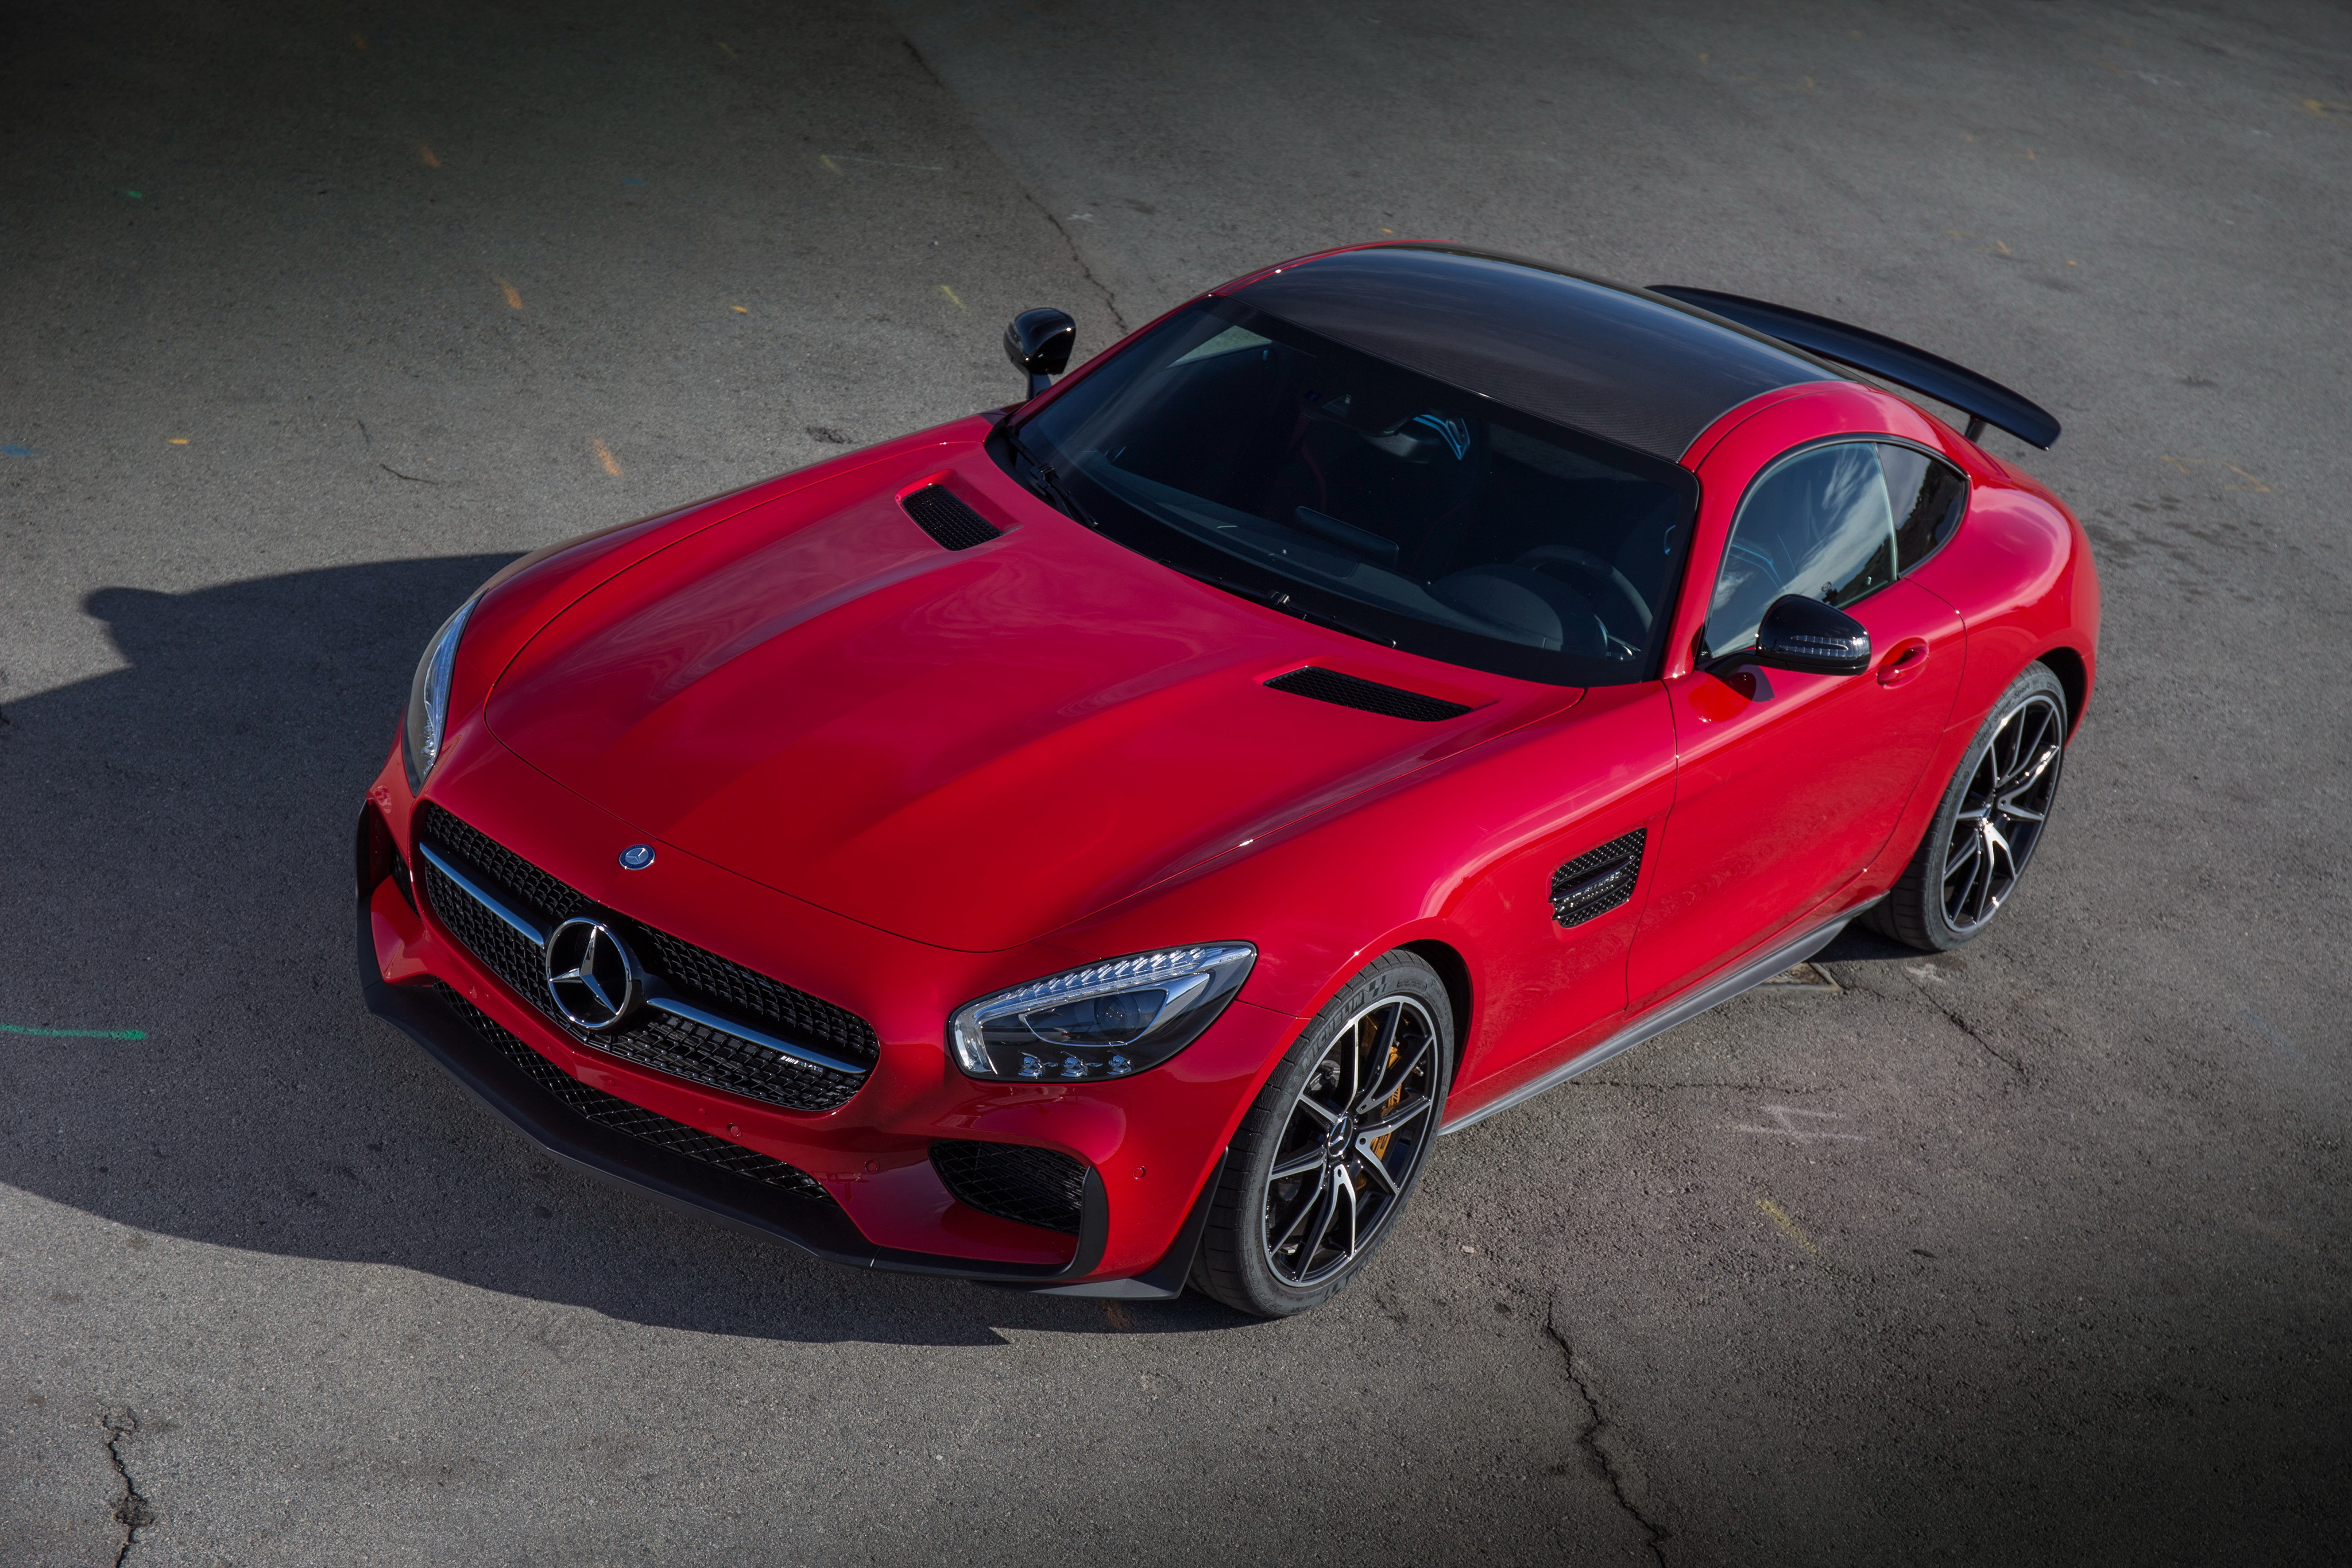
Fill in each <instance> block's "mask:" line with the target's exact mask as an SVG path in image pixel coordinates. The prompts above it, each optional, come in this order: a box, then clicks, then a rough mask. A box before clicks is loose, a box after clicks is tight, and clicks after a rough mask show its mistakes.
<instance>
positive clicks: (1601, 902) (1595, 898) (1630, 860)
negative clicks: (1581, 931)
mask: <svg viewBox="0 0 2352 1568" xmlns="http://www.w3.org/2000/svg"><path fill="white" fill-rule="evenodd" d="M1649 836H1650V830H1649V829H1647V828H1636V829H1634V830H1633V831H1632V832H1630V833H1627V834H1626V835H1625V836H1624V837H1623V838H1621V839H1612V840H1610V841H1608V842H1607V843H1605V844H1603V845H1601V847H1600V848H1599V849H1597V850H1587V851H1586V852H1584V853H1582V854H1580V855H1579V856H1577V857H1576V858H1575V859H1574V860H1572V861H1570V862H1568V863H1567V864H1566V865H1564V866H1562V867H1560V868H1559V870H1558V871H1556V872H1554V873H1551V917H1552V918H1553V919H1554V920H1556V921H1558V922H1559V924H1560V925H1583V924H1584V923H1585V922H1586V921H1588V920H1591V919H1594V918H1596V917H1597V916H1600V915H1606V914H1608V913H1609V912H1610V911H1611V910H1612V909H1617V908H1622V906H1623V904H1624V903H1625V901H1626V900H1627V899H1629V898H1631V897H1633V884H1634V883H1637V882H1639V881H1641V880H1642V846H1643V843H1644V842H1645V841H1647V840H1648V839H1649Z"/></svg>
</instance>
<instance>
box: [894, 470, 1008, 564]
mask: <svg viewBox="0 0 2352 1568" xmlns="http://www.w3.org/2000/svg"><path fill="white" fill-rule="evenodd" d="M898 504H899V505H900V506H902V507H906V508H907V515H908V517H912V518H914V519H915V526H916V527H917V528H920V529H922V530H923V531H924V532H925V533H927V534H929V535H930V536H931V538H934V539H936V540H938V541H939V544H940V548H941V549H971V547H972V546H974V545H984V544H986V543H987V542H988V541H989V540H991V539H993V538H1003V535H1004V530H1003V528H998V527H997V526H996V525H995V524H994V523H992V522H990V521H989V520H988V519H987V518H986V517H982V516H981V515H980V514H979V513H978V512H975V511H973V510H972V509H971V507H967V506H965V505H964V504H963V502H962V501H961V500H959V499H957V497H956V493H955V492H954V491H953V490H950V489H949V488H948V487H947V486H945V485H926V486H923V488H921V489H919V490H918V491H916V492H915V493H914V494H913V495H911V496H908V497H906V498H905V499H904V500H902V501H900V502H899V503H898Z"/></svg>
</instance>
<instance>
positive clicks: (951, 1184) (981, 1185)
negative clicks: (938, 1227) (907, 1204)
mask: <svg viewBox="0 0 2352 1568" xmlns="http://www.w3.org/2000/svg"><path fill="white" fill-rule="evenodd" d="M931 1168H932V1169H934V1170H936V1171H938V1172H939V1173H940V1181H941V1182H943V1183H945V1184H946V1186H947V1189H948V1191H949V1192H950V1193H952V1194H954V1195H955V1197H956V1201H957V1202H959V1203H968V1204H970V1205H971V1207H974V1208H976V1209H978V1210H980V1211H981V1212H982V1214H992V1215H994V1216H996V1217H997V1218H999V1219H1010V1220H1013V1221H1014V1222H1015V1223H1016V1224H1021V1225H1035V1226H1039V1227H1042V1228H1045V1229H1047V1230H1058V1231H1061V1232H1062V1233H1063V1234H1064V1235H1066V1236H1076V1234H1077V1233H1078V1216H1079V1212H1080V1207H1081V1205H1082V1203H1083V1202H1084V1200H1085V1197H1086V1190H1087V1167H1086V1166H1085V1164H1084V1163H1083V1162H1081V1161H1078V1160H1076V1159H1073V1158H1072V1157H1071V1156H1069V1155H1064V1154H1056V1153H1055V1151H1054V1150H1052V1149H1036V1148H1031V1147H1030V1146H1029V1145H1026V1144H977V1143H968V1142H966V1141H964V1140H962V1139H959V1138H942V1139H940V1141H939V1142H937V1143H935V1144H933V1145H931Z"/></svg>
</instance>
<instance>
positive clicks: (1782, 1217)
mask: <svg viewBox="0 0 2352 1568" xmlns="http://www.w3.org/2000/svg"><path fill="white" fill-rule="evenodd" d="M1756 1207H1759V1208H1760V1209H1762V1210H1763V1211H1764V1218H1767V1219H1769V1220H1770V1221H1771V1222H1772V1223H1773V1224H1775V1225H1777V1226H1779V1227H1780V1230H1781V1233H1782V1234H1783V1235H1785V1236H1787V1237H1788V1239H1790V1240H1791V1241H1793V1242H1795V1243H1796V1244H1797V1245H1798V1246H1800V1247H1801V1248H1803V1249H1805V1256H1806V1257H1808V1258H1811V1260H1813V1261H1814V1262H1816V1263H1819V1262H1822V1261H1824V1260H1823V1259H1822V1249H1820V1248H1818V1247H1816V1246H1814V1245H1813V1239H1812V1238H1811V1237H1810V1236H1808V1235H1806V1234H1805V1233H1804V1232H1803V1231H1801V1230H1800V1229H1798V1228H1797V1222H1796V1221H1795V1220H1793V1219H1791V1218H1789V1213H1788V1210H1786V1209H1784V1208H1782V1207H1780V1205H1779V1204H1777V1203H1774V1202H1773V1201H1772V1200H1771V1199H1770V1198H1769V1197H1759V1198H1758V1199H1757V1200H1756Z"/></svg>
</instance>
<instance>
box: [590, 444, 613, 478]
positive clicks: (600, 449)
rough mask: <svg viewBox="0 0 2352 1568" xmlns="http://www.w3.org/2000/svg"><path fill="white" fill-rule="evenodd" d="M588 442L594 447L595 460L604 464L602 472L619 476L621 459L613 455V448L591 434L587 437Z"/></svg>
mask: <svg viewBox="0 0 2352 1568" xmlns="http://www.w3.org/2000/svg"><path fill="white" fill-rule="evenodd" d="M588 444H589V445H590V446H592V447H593V448H594V449H595V453H596V461H597V462H599V463H602V464H603V465H604V472H605V473H607V474H610V475H611V476H613V477H614V478H615V479H617V478H619V477H620V476H621V460H620V459H619V458H617V457H615V456H614V455H613V449H612V448H611V447H609V446H607V445H605V444H604V443H603V442H601V441H599V440H597V439H596V438H595V437H594V436H593V435H592V436H590V437H589V438H588Z"/></svg>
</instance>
